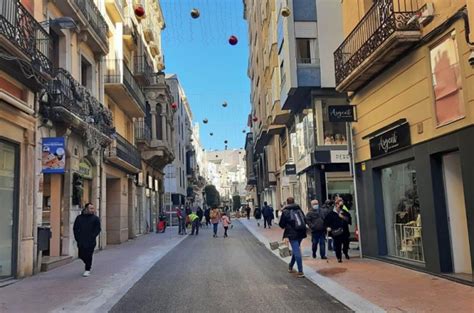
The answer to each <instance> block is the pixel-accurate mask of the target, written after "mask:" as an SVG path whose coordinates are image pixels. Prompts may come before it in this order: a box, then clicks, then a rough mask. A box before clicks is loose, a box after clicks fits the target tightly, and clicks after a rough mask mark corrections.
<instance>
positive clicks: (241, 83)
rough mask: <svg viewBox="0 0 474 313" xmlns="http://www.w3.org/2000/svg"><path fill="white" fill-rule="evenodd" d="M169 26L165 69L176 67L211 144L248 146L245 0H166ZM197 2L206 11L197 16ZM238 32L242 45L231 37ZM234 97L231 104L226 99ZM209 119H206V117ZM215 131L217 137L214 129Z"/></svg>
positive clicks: (165, 38) (205, 139) (171, 70)
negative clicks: (192, 13) (231, 42)
mask: <svg viewBox="0 0 474 313" xmlns="http://www.w3.org/2000/svg"><path fill="white" fill-rule="evenodd" d="M160 3H161V6H162V9H163V14H164V16H165V23H166V28H165V30H164V31H163V33H162V36H163V37H162V46H163V51H164V55H165V66H166V69H165V72H167V73H176V74H177V75H178V78H179V80H180V82H181V85H182V86H183V88H184V90H185V92H186V95H187V97H188V100H189V103H190V105H191V110H192V112H193V115H194V121H197V122H199V123H200V124H201V142H202V144H203V146H204V147H205V148H206V149H224V140H228V141H229V143H228V146H229V149H232V148H242V147H243V146H244V141H245V134H244V133H243V132H242V131H243V130H244V129H245V130H247V125H246V124H247V115H248V113H249V111H250V82H249V79H248V77H247V62H248V45H247V25H246V21H245V20H244V19H243V4H242V0H161V1H160ZM192 8H197V9H199V11H200V13H201V16H200V17H199V18H198V19H192V18H191V16H190V11H191V9H192ZM231 35H235V36H237V37H238V39H239V43H238V44H237V45H236V46H231V45H229V43H228V38H229V36H231ZM224 101H226V102H227V103H228V106H227V108H223V107H222V103H223V102H224ZM204 118H207V119H208V120H209V123H208V124H207V125H204V124H203V123H202V120H203V119H204ZM211 132H212V133H214V135H213V136H212V137H211V136H210V135H209V133H211Z"/></svg>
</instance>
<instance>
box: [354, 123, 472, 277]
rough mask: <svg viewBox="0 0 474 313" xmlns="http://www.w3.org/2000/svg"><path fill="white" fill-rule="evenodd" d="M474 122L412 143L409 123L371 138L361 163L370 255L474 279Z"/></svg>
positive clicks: (364, 225) (360, 184)
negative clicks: (473, 140)
mask: <svg viewBox="0 0 474 313" xmlns="http://www.w3.org/2000/svg"><path fill="white" fill-rule="evenodd" d="M473 136H474V127H470V128H466V129H463V130H460V131H457V132H454V133H452V134H449V135H446V136H443V137H440V138H437V139H433V140H431V141H428V142H425V143H420V144H417V145H412V144H411V140H410V125H409V124H408V123H407V121H406V120H400V121H397V122H395V123H393V124H391V125H387V126H386V127H384V128H382V129H381V130H379V131H377V132H374V133H372V134H370V135H368V136H367V138H366V139H368V140H369V142H370V153H371V159H370V160H368V161H366V162H363V163H359V164H357V166H356V168H357V183H358V188H359V197H358V198H359V214H360V225H361V234H363V235H362V240H363V242H362V245H363V252H364V254H366V255H367V256H371V257H376V258H381V259H384V260H388V261H390V262H396V263H401V264H404V265H405V266H411V267H413V268H417V269H421V270H423V271H428V272H431V273H436V274H447V275H449V276H450V277H454V278H455V279H460V280H463V279H464V280H468V281H471V282H472V269H473V267H474V266H473V259H472V255H473V251H474V243H473V238H474V229H473V225H472V223H469V221H472V220H473V218H474V204H473V199H472V198H473V195H471V194H470V193H469V192H465V191H467V190H472V189H473V187H474V174H473V173H474V168H473V165H472V159H473V157H474V148H473V145H472V140H471V138H473Z"/></svg>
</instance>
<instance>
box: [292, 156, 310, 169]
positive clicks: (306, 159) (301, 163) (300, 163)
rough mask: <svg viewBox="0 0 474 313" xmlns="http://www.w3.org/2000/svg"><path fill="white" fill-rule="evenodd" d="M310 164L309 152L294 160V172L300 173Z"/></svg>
mask: <svg viewBox="0 0 474 313" xmlns="http://www.w3.org/2000/svg"><path fill="white" fill-rule="evenodd" d="M310 166H311V154H306V155H305V156H304V157H303V158H301V159H300V160H298V161H297V162H296V172H297V173H300V172H302V171H304V170H305V169H306V168H308V167H310Z"/></svg>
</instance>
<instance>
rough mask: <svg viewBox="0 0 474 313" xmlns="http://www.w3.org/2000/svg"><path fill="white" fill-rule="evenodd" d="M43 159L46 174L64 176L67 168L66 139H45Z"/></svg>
mask: <svg viewBox="0 0 474 313" xmlns="http://www.w3.org/2000/svg"><path fill="white" fill-rule="evenodd" d="M41 159H42V164H43V173H44V174H63V173H64V169H65V166H66V149H65V140H64V137H49V138H43V152H42V155H41Z"/></svg>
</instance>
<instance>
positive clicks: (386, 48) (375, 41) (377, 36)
mask: <svg viewBox="0 0 474 313" xmlns="http://www.w3.org/2000/svg"><path fill="white" fill-rule="evenodd" d="M418 2H419V1H417V0H377V1H376V2H375V3H374V4H373V5H372V7H371V8H370V9H369V10H368V12H367V13H366V14H365V16H364V17H363V18H362V19H361V20H360V22H359V23H358V24H357V25H356V26H355V28H354V29H353V31H352V32H351V33H350V34H349V35H348V36H347V38H346V39H345V40H344V42H343V43H342V44H341V45H340V46H339V47H338V48H337V50H336V51H335V52H334V62H335V74H336V89H337V91H339V92H341V91H355V90H357V89H358V88H360V87H362V86H364V85H365V84H367V83H368V82H369V81H370V80H372V79H373V78H374V77H375V76H376V75H378V74H379V73H380V72H381V71H383V69H384V68H385V67H386V66H387V65H388V64H391V63H392V62H393V61H394V60H395V59H396V58H397V57H399V56H400V55H401V54H403V53H404V52H405V51H406V50H407V49H409V48H410V47H411V46H412V45H413V44H414V43H416V42H417V41H419V40H420V39H421V31H420V26H419V24H418V23H417V22H413V23H412V22H410V19H411V18H412V17H413V16H414V15H415V14H416V13H417V11H418V9H419V7H418Z"/></svg>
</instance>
